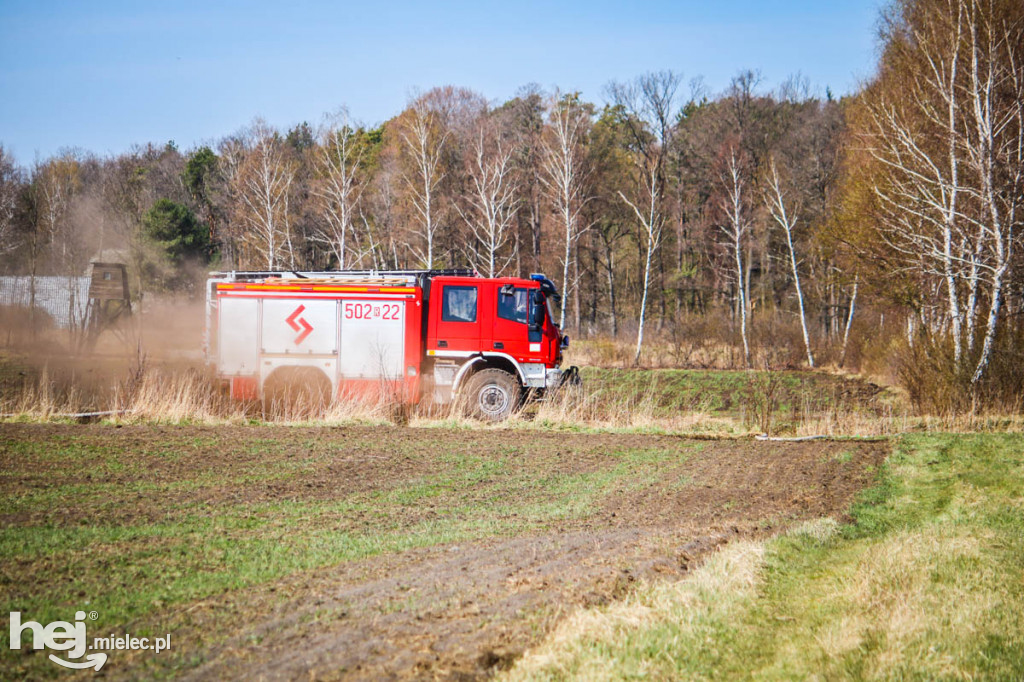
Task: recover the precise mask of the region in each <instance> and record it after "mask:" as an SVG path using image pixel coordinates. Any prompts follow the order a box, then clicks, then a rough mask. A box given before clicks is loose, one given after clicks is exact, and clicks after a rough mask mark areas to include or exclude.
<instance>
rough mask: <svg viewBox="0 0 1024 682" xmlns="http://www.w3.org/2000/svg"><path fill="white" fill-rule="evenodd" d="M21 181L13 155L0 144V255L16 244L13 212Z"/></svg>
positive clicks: (9, 250) (10, 249)
mask: <svg viewBox="0 0 1024 682" xmlns="http://www.w3.org/2000/svg"><path fill="white" fill-rule="evenodd" d="M21 183H22V178H21V171H20V170H19V169H18V166H17V165H16V164H15V163H14V157H12V156H11V154H10V153H8V152H7V151H6V150H5V149H4V147H3V145H0V256H3V255H5V254H7V253H10V252H11V251H13V250H14V248H15V247H16V246H17V240H16V234H15V224H14V214H15V210H16V208H17V201H18V191H19V190H20V188H21Z"/></svg>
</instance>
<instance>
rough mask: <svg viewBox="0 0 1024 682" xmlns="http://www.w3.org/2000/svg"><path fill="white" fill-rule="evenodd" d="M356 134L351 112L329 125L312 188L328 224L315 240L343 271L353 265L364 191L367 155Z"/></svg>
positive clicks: (317, 155)
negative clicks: (350, 251)
mask: <svg viewBox="0 0 1024 682" xmlns="http://www.w3.org/2000/svg"><path fill="white" fill-rule="evenodd" d="M355 135H356V131H355V129H354V128H353V126H352V124H351V121H350V119H349V114H348V110H347V109H344V108H342V109H341V110H340V111H339V112H338V113H337V114H336V115H334V116H332V117H329V118H328V119H327V121H326V122H325V124H324V126H323V128H322V129H321V131H320V135H319V137H320V140H319V144H318V145H317V146H316V149H315V151H314V158H315V161H314V163H315V168H316V171H317V179H316V180H315V181H314V183H313V188H312V189H313V193H314V195H315V196H316V197H317V198H318V199H319V205H320V207H321V208H322V211H323V217H324V220H325V221H326V224H327V225H326V228H320V229H317V230H316V231H315V232H314V235H313V239H314V240H315V241H317V242H319V243H321V244H325V245H326V246H327V248H328V250H329V251H330V253H331V255H332V256H334V259H335V261H336V262H337V267H338V269H339V270H344V269H345V268H346V267H348V265H349V258H348V257H347V256H348V247H349V241H350V239H352V237H353V234H352V233H353V231H354V225H355V222H356V216H357V214H358V203H359V200H360V197H361V196H362V192H363V185H362V183H361V181H360V179H359V178H360V171H361V166H362V163H363V152H362V149H360V148H358V145H357V144H356V140H355Z"/></svg>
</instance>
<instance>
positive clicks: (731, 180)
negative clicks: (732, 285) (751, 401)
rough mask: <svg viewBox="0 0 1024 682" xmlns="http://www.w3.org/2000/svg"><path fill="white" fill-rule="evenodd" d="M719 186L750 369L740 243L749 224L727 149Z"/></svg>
mask: <svg viewBox="0 0 1024 682" xmlns="http://www.w3.org/2000/svg"><path fill="white" fill-rule="evenodd" d="M722 185H723V189H724V190H725V195H724V196H723V198H722V201H721V209H722V212H723V213H724V214H725V218H726V220H725V222H724V223H723V224H722V226H721V228H722V232H724V233H725V235H726V237H727V238H728V239H729V248H730V250H731V251H732V257H733V262H734V265H735V266H736V271H735V273H734V274H735V276H736V311H737V314H738V316H739V318H740V336H741V338H742V339H743V364H744V365H745V366H746V367H750V342H749V340H748V339H747V306H748V301H747V300H746V296H745V293H744V287H743V243H744V238H745V237H746V235H747V232H748V230H749V229H750V222H749V221H748V219H747V216H746V205H745V201H746V199H745V198H744V191H745V182H744V179H743V169H742V166H741V164H740V161H739V159H738V158H737V152H736V149H735V148H732V149H730V151H729V156H728V158H727V159H726V161H725V172H724V173H723V175H722Z"/></svg>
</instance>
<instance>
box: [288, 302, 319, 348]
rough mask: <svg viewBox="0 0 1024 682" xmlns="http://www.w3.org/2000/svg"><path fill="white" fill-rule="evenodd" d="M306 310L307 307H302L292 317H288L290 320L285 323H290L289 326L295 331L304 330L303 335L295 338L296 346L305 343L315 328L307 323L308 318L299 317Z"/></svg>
mask: <svg viewBox="0 0 1024 682" xmlns="http://www.w3.org/2000/svg"><path fill="white" fill-rule="evenodd" d="M305 309H306V306H304V305H300V306H299V307H298V308H296V309H295V310H294V311H293V312H292V314H291V315H289V316H288V319H286V320H285V322H287V323H288V326H289V327H291V328H292V329H294V330H295V331H299V330H300V329H301V330H302V333H300V334H299V335H298V336H296V337H295V345H296V346H298V345H299V344H300V343H302V342H303V341H305V340H306V337H307V336H309V334H310V332H312V331H313V326H312V325H311V324H310V323H309V322H306V318H304V317H299V315H301V314H302V311H303V310H305Z"/></svg>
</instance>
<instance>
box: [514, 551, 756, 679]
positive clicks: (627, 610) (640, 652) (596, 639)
mask: <svg viewBox="0 0 1024 682" xmlns="http://www.w3.org/2000/svg"><path fill="white" fill-rule="evenodd" d="M763 562H764V544H763V543H759V542H737V543H734V544H731V545H729V546H727V547H726V548H725V549H723V550H721V551H719V552H717V553H716V554H714V555H712V556H711V557H710V558H709V559H708V560H707V562H705V563H704V565H702V566H701V567H699V568H698V569H697V570H695V571H694V572H693V573H692V574H691V575H690V576H689V577H688V578H686V579H685V580H681V581H678V582H669V583H656V584H653V585H647V586H644V587H643V588H642V589H638V590H636V591H634V592H632V593H630V594H629V595H628V596H627V597H626V598H625V599H623V600H622V601H619V602H616V603H614V604H612V605H610V606H608V607H605V608H601V609H584V610H580V611H577V612H576V613H574V614H572V615H570V616H569V617H568V618H566V619H565V620H564V621H563V622H562V623H561V624H559V625H558V626H557V627H556V628H555V630H554V631H553V632H552V633H551V634H550V635H549V636H548V637H547V639H546V640H545V642H544V643H543V644H542V645H541V646H539V647H537V648H536V649H533V650H531V651H529V652H527V653H526V654H525V655H524V656H523V658H522V659H521V660H520V661H519V662H518V663H517V665H516V666H515V667H514V668H513V669H512V670H511V671H509V672H508V673H506V674H504V675H501V676H499V679H503V680H553V679H554V680H557V679H579V680H617V679H623V678H627V677H628V678H634V677H643V678H647V677H653V679H666V678H665V677H664V672H665V671H666V669H674V668H676V667H677V666H678V661H677V660H675V656H679V655H685V649H684V648H682V647H681V648H680V650H676V651H673V650H670V649H668V648H662V649H660V650H659V651H657V652H654V651H645V650H644V649H643V647H642V642H641V641H638V640H637V636H638V635H639V636H641V637H642V636H643V635H644V633H646V632H650V631H652V630H655V629H657V628H659V627H660V626H661V624H663V623H671V624H672V625H673V628H674V630H675V638H676V641H677V642H679V643H682V642H685V641H699V640H703V639H705V638H706V637H708V636H710V635H711V634H712V633H713V632H714V630H715V629H716V628H717V627H718V626H719V624H720V623H724V622H728V621H729V620H730V619H732V618H733V617H734V616H735V614H736V612H737V611H738V610H741V609H743V608H745V606H746V605H747V604H748V603H749V602H750V600H752V599H753V598H754V597H755V596H756V593H757V587H758V584H759V583H760V572H761V567H762V564H763Z"/></svg>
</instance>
